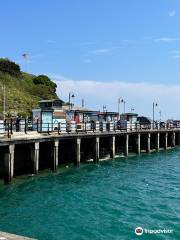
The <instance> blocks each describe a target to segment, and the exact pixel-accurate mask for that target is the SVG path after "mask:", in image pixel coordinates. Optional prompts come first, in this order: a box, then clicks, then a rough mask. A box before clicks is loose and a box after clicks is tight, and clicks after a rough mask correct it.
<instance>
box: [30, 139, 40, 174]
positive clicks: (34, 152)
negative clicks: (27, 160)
mask: <svg viewBox="0 0 180 240" xmlns="http://www.w3.org/2000/svg"><path fill="white" fill-rule="evenodd" d="M31 161H32V164H33V168H32V173H33V174H37V173H38V171H39V142H35V143H34V146H32V147H31Z"/></svg>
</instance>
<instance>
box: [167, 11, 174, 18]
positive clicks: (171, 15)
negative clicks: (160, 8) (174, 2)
mask: <svg viewBox="0 0 180 240" xmlns="http://www.w3.org/2000/svg"><path fill="white" fill-rule="evenodd" d="M168 15H169V17H174V16H175V15H176V11H175V10H172V11H170V12H168Z"/></svg>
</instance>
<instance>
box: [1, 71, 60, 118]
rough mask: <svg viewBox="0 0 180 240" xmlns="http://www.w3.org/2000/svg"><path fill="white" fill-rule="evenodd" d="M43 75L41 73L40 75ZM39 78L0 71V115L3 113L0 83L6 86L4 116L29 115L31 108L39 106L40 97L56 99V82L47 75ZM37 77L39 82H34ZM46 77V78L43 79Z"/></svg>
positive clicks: (22, 73)
mask: <svg viewBox="0 0 180 240" xmlns="http://www.w3.org/2000/svg"><path fill="white" fill-rule="evenodd" d="M40 76H43V75H40ZM45 77H46V78H44V76H43V77H41V78H39V76H38V77H36V76H34V75H31V74H27V73H24V72H20V77H17V76H15V75H11V74H9V73H7V72H3V71H0V117H1V118H2V114H3V91H2V89H1V86H2V85H5V87H6V116H7V117H10V116H17V115H21V116H23V117H25V116H30V115H31V113H32V109H33V108H38V107H39V103H38V102H39V101H40V100H42V99H47V100H48V99H58V96H57V95H56V84H55V83H53V82H52V81H51V80H50V79H49V78H48V77H47V76H45ZM34 79H38V81H39V83H37V81H36V83H35V82H34ZM44 79H46V80H44Z"/></svg>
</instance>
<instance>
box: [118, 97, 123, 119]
mask: <svg viewBox="0 0 180 240" xmlns="http://www.w3.org/2000/svg"><path fill="white" fill-rule="evenodd" d="M123 102H124V100H123V98H122V97H120V98H118V118H119V119H120V104H121V103H123Z"/></svg>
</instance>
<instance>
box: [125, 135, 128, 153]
mask: <svg viewBox="0 0 180 240" xmlns="http://www.w3.org/2000/svg"><path fill="white" fill-rule="evenodd" d="M128 154H129V135H128V134H126V146H125V156H128Z"/></svg>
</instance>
